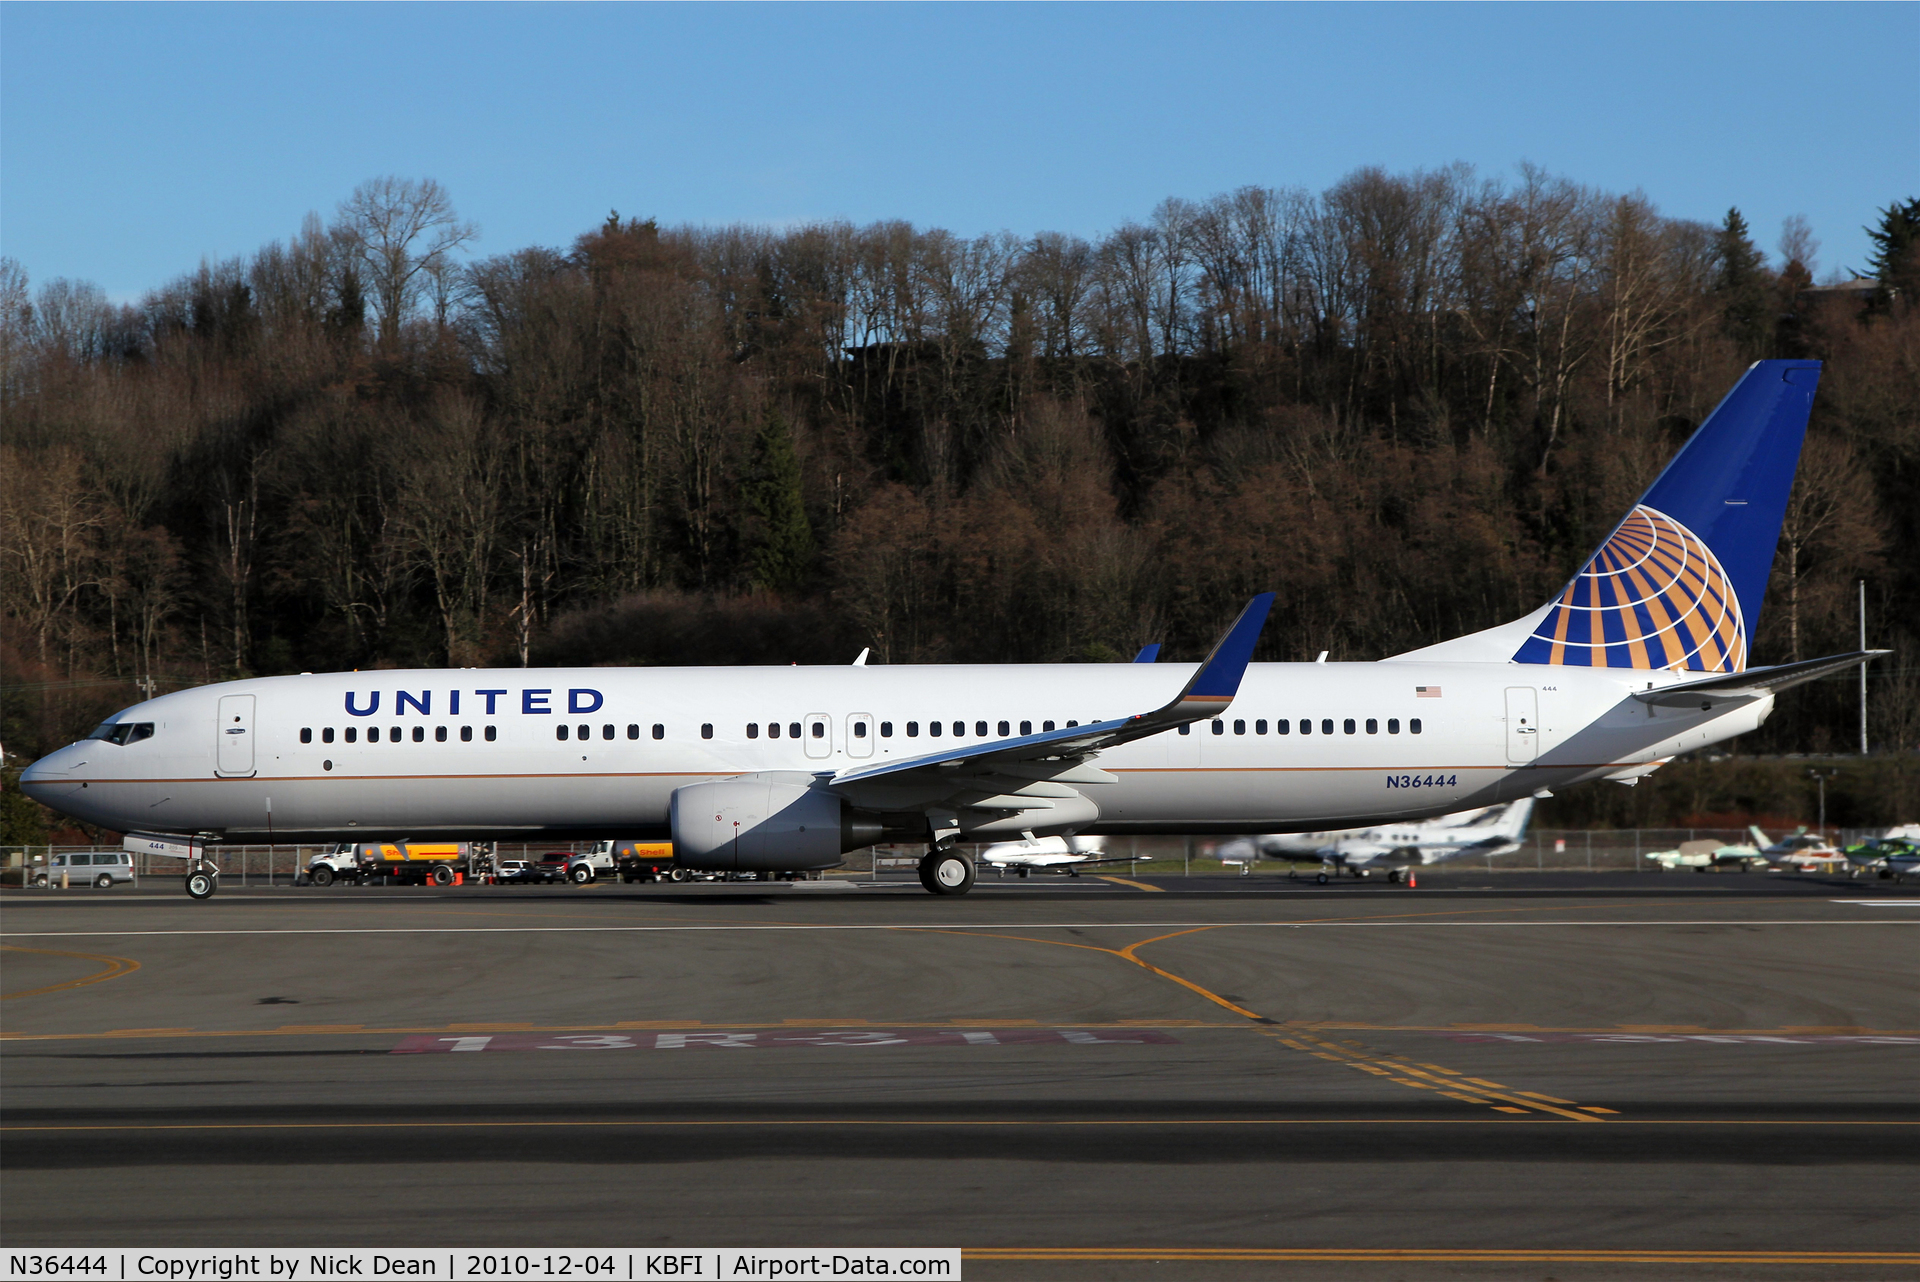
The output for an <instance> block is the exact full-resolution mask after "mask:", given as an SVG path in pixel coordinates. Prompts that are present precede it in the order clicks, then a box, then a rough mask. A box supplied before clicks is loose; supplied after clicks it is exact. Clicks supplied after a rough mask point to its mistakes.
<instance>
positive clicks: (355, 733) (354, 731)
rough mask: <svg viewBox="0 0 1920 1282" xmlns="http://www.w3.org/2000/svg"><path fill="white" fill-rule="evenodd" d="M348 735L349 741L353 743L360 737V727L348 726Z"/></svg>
mask: <svg viewBox="0 0 1920 1282" xmlns="http://www.w3.org/2000/svg"><path fill="white" fill-rule="evenodd" d="M346 735H347V742H348V743H352V742H353V741H354V740H355V739H357V738H359V737H360V731H359V730H358V728H356V727H354V726H348V727H347V730H346Z"/></svg>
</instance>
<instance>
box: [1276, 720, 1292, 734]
mask: <svg viewBox="0 0 1920 1282" xmlns="http://www.w3.org/2000/svg"><path fill="white" fill-rule="evenodd" d="M1292 729H1293V722H1291V721H1288V720H1286V719H1285V718H1284V717H1283V718H1281V719H1280V720H1279V721H1276V722H1274V723H1273V732H1274V733H1275V734H1286V733H1288V732H1289V731H1291V730H1292Z"/></svg>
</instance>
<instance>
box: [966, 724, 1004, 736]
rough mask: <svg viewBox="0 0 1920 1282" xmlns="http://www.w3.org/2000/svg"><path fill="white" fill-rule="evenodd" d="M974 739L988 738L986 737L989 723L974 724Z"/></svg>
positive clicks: (1002, 732)
mask: <svg viewBox="0 0 1920 1282" xmlns="http://www.w3.org/2000/svg"><path fill="white" fill-rule="evenodd" d="M1000 733H1001V734H1005V733H1006V731H1005V730H1002V731H1001V732H1000ZM973 737H974V738H976V739H984V738H986V737H987V723H986V722H984V721H976V722H974V723H973Z"/></svg>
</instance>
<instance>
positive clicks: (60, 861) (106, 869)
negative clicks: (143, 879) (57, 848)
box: [32, 850, 133, 890]
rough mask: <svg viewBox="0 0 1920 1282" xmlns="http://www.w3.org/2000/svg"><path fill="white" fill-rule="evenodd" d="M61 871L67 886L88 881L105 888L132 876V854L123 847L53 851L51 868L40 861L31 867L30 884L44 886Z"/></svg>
mask: <svg viewBox="0 0 1920 1282" xmlns="http://www.w3.org/2000/svg"><path fill="white" fill-rule="evenodd" d="M62 873H65V874H66V876H67V884H68V885H69V886H84V885H88V884H92V885H95V886H98V887H99V888H100V889H102V890H107V889H110V888H111V887H112V886H113V885H114V884H115V883H117V882H122V881H132V880H133V856H132V855H130V854H128V853H127V852H126V851H124V850H95V851H91V852H85V851H83V852H80V853H76V854H69V855H55V856H54V857H53V864H52V866H51V868H49V867H48V866H47V865H46V864H41V865H40V866H39V867H36V868H35V869H34V870H33V874H32V880H33V884H34V885H36V886H45V885H47V884H48V883H49V881H52V882H56V883H57V882H58V881H59V880H60V875H61V874H62Z"/></svg>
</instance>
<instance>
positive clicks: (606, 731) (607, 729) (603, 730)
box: [600, 726, 613, 739]
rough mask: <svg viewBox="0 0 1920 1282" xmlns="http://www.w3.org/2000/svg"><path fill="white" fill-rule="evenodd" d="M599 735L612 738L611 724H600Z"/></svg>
mask: <svg viewBox="0 0 1920 1282" xmlns="http://www.w3.org/2000/svg"><path fill="white" fill-rule="evenodd" d="M600 737H601V738H602V739H611V738H613V727H612V726H601V727H600Z"/></svg>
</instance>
